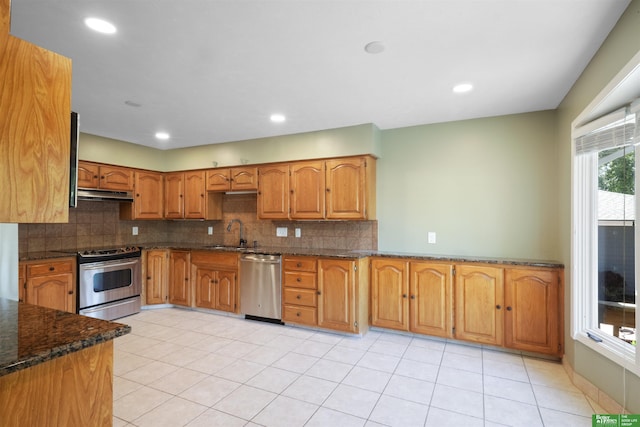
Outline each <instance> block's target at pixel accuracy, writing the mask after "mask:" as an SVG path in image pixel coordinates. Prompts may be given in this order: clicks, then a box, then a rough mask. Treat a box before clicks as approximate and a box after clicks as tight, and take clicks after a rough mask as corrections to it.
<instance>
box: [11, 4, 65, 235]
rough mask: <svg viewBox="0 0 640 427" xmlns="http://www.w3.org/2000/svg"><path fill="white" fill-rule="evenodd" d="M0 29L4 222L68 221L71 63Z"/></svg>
mask: <svg viewBox="0 0 640 427" xmlns="http://www.w3.org/2000/svg"><path fill="white" fill-rule="evenodd" d="M2 14H3V17H2V25H3V28H2V29H0V76H2V78H1V79H0V117H2V119H1V120H0V141H2V143H1V144H0V181H1V182H2V191H0V223H2V222H5V223H45V222H46V223H52V222H67V221H68V220H69V159H70V136H71V60H70V59H69V58H65V57H64V56H61V55H58V54H56V53H54V52H50V51H48V50H46V49H43V48H41V47H38V46H36V45H33V44H31V43H29V42H27V41H24V40H21V39H19V38H17V37H13V36H12V35H10V34H9V33H8V24H9V3H8V2H4V1H3V2H2Z"/></svg>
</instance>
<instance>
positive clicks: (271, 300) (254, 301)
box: [240, 254, 282, 323]
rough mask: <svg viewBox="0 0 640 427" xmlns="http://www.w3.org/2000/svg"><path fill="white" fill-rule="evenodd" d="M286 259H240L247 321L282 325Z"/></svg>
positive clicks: (242, 305) (256, 256)
mask: <svg viewBox="0 0 640 427" xmlns="http://www.w3.org/2000/svg"><path fill="white" fill-rule="evenodd" d="M281 265H282V257H281V256H280V255H263V254H243V255H242V256H241V257H240V309H241V312H242V313H244V315H245V317H246V318H247V319H253V320H264V321H269V322H275V323H282V269H281Z"/></svg>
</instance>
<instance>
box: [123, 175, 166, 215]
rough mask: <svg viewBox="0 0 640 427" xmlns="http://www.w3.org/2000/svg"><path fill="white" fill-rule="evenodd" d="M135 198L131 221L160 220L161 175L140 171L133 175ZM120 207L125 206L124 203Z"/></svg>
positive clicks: (161, 203) (161, 198)
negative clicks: (133, 213)
mask: <svg viewBox="0 0 640 427" xmlns="http://www.w3.org/2000/svg"><path fill="white" fill-rule="evenodd" d="M135 181H136V189H135V193H136V197H135V200H134V202H133V208H134V212H135V215H134V217H133V219H162V210H163V209H162V208H163V197H162V194H163V191H162V174H161V173H157V172H146V171H140V172H136V173H135ZM120 205H121V206H127V205H126V204H124V203H121V204H120Z"/></svg>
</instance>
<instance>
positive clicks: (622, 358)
mask: <svg viewBox="0 0 640 427" xmlns="http://www.w3.org/2000/svg"><path fill="white" fill-rule="evenodd" d="M589 332H590V333H591V334H593V335H595V336H597V337H599V338H601V339H602V342H597V341H594V340H592V339H591V338H589V337H588V336H587V334H586V331H581V332H578V333H577V334H576V336H574V339H575V340H576V341H578V342H580V343H582V344H583V345H585V346H586V347H588V348H590V349H591V350H593V351H595V352H596V353H598V354H600V355H602V356H604V357H606V358H607V359H609V360H611V361H612V362H614V363H616V364H617V365H620V367H621V368H624V369H626V370H628V371H630V372H633V373H634V374H635V375H637V376H639V377H640V365H638V364H637V363H636V350H631V349H629V348H628V346H625V345H624V344H622V342H620V343H617V342H614V341H613V340H614V339H615V338H611V337H608V336H606V335H602V334H598V333H596V332H595V331H593V330H591V331H589ZM615 340H616V341H617V339H615Z"/></svg>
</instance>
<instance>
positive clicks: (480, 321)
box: [455, 265, 504, 345]
mask: <svg viewBox="0 0 640 427" xmlns="http://www.w3.org/2000/svg"><path fill="white" fill-rule="evenodd" d="M455 269H456V290H455V294H456V296H455V306H456V310H455V336H456V338H459V339H463V340H469V341H474V342H477V343H484V344H493V345H502V339H503V324H504V307H503V305H504V271H503V269H501V268H496V267H483V266H475V265H457V266H456V267H455Z"/></svg>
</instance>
